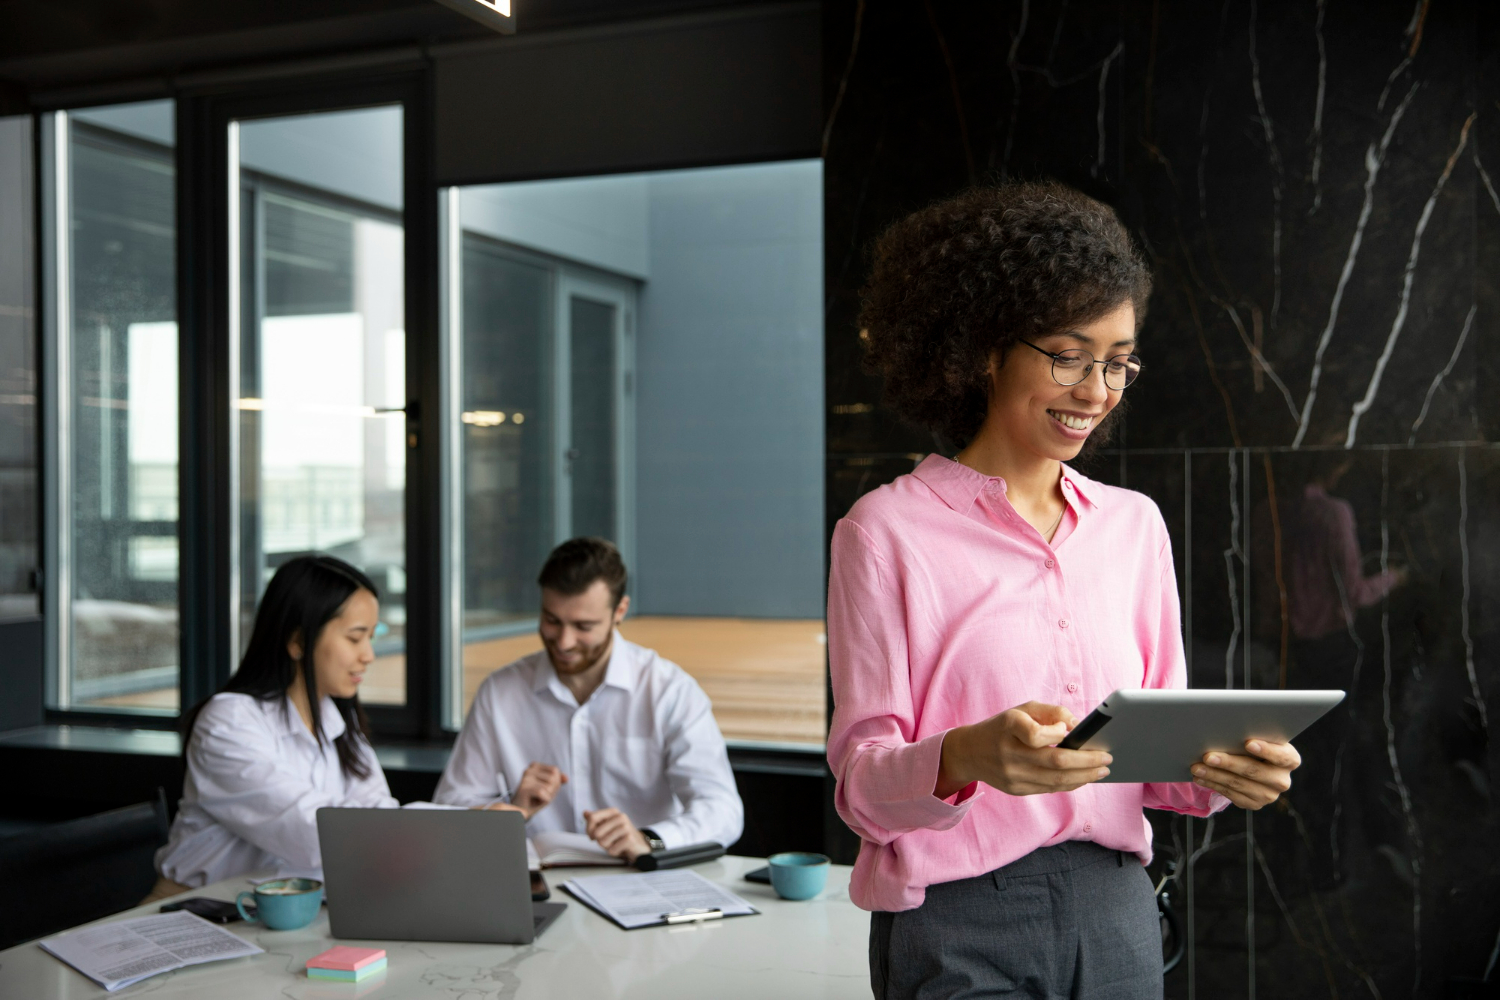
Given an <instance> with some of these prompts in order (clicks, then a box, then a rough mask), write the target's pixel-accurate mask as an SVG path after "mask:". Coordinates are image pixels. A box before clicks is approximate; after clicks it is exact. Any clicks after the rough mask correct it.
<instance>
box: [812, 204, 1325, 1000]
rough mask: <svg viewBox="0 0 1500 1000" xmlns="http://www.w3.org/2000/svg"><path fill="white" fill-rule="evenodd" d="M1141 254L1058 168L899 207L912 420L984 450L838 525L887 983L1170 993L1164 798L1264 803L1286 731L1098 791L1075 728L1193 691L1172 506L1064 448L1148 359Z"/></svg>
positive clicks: (845, 695) (1192, 809)
mask: <svg viewBox="0 0 1500 1000" xmlns="http://www.w3.org/2000/svg"><path fill="white" fill-rule="evenodd" d="M1150 290H1151V277H1150V273H1149V272H1148V270H1147V268H1146V264H1145V262H1144V261H1143V260H1142V259H1141V257H1140V255H1139V254H1138V253H1137V252H1136V250H1135V248H1134V247H1133V245H1132V243H1131V240H1130V237H1129V235H1128V234H1127V233H1126V231H1125V228H1124V227H1123V226H1122V225H1121V224H1120V221H1119V219H1118V218H1117V217H1116V216H1115V214H1114V212H1113V211H1112V210H1111V209H1109V208H1107V207H1106V206H1104V205H1102V204H1100V203H1098V202H1096V201H1094V200H1092V199H1090V198H1087V197H1085V196H1084V195H1082V194H1080V193H1078V192H1077V191H1074V190H1072V189H1070V188H1066V187H1063V186H1061V185H1057V184H1012V185H1006V186H1003V187H998V188H987V189H978V190H974V191H970V192H968V193H966V194H963V195H960V196H958V197H956V198H953V199H951V200H948V201H945V202H941V203H939V204H936V205H933V206H931V207H929V208H926V209H923V210H922V211H919V212H917V213H915V214H913V215H911V216H909V217H908V218H906V219H903V220H902V221H900V222H897V223H896V224H895V225H894V226H892V227H891V228H890V229H889V230H888V231H887V232H886V233H885V235H884V236H882V237H881V239H880V241H879V243H878V244H877V246H876V252H875V261H874V270H873V273H872V275H871V277H870V282H869V285H868V286H867V287H866V289H865V292H864V297H865V305H864V311H863V314H862V316H861V320H862V325H863V326H864V328H865V330H866V331H867V333H866V337H867V340H868V346H869V362H870V364H871V366H872V367H873V368H874V369H875V370H876V371H877V372H879V373H880V374H881V375H883V376H884V377H885V385H886V402H887V404H888V405H889V406H890V407H891V408H892V409H894V410H895V411H896V412H897V413H899V414H901V415H902V416H904V417H905V418H907V419H908V420H910V421H912V422H915V423H917V424H919V425H922V426H925V427H928V428H930V429H931V430H932V431H934V432H935V433H937V434H941V435H943V436H944V437H946V438H948V439H949V440H951V441H953V442H955V443H957V444H959V445H961V446H962V450H961V451H960V452H959V453H958V457H957V460H956V461H954V460H950V459H946V458H943V457H941V456H938V455H930V456H928V457H927V458H926V459H925V460H923V462H922V463H921V464H920V465H919V466H917V468H916V469H915V470H914V471H913V472H912V473H911V474H910V475H906V476H901V477H900V478H898V479H897V480H896V481H895V482H893V483H890V484H888V485H885V486H882V487H880V488H879V489H877V490H875V491H873V492H872V493H869V494H867V495H865V496H864V497H862V498H861V499H860V500H859V502H858V503H856V504H855V505H854V508H853V509H852V510H850V511H849V513H848V515H847V516H845V517H844V518H843V519H842V520H841V521H839V522H838V525H837V526H836V527H835V528H834V534H833V551H832V556H831V577H830V581H829V590H828V637H829V663H830V670H831V674H832V681H833V691H834V705H835V709H834V716H833V725H832V728H831V731H830V733H829V737H828V759H829V763H830V764H831V765H832V767H833V772H834V774H835V776H836V777H837V779H838V791H837V805H838V809H839V813H840V815H841V816H843V818H844V820H845V822H847V823H848V824H849V826H850V827H851V828H852V829H853V830H854V831H855V832H856V833H858V834H859V835H860V837H861V839H862V843H861V845H860V852H859V860H858V862H857V863H856V865H855V869H854V877H853V881H852V882H851V885H850V895H851V896H852V897H853V899H854V901H855V902H856V903H858V904H859V905H860V906H862V907H864V908H865V909H868V910H871V911H873V912H872V914H871V921H870V977H871V982H872V985H873V987H874V992H875V996H876V997H877V998H879V1000H907V998H923V1000H926V998H934V1000H936V998H943V1000H955V998H976V997H1035V998H1038V1000H1042V998H1045V1000H1056V998H1062V997H1079V998H1081V997H1087V998H1089V1000H1105V998H1108V1000H1115V998H1120V1000H1124V998H1129V1000H1135V998H1158V997H1160V996H1161V995H1162V954H1161V935H1160V930H1159V927H1158V922H1157V914H1156V906H1155V902H1154V899H1153V895H1152V887H1151V883H1150V880H1149V878H1148V877H1147V875H1146V873H1145V871H1144V869H1143V865H1144V863H1145V862H1146V861H1148V860H1149V859H1150V856H1151V827H1150V824H1149V823H1148V822H1147V821H1146V818H1145V815H1144V814H1143V812H1142V810H1143V809H1147V808H1151V809H1167V810H1171V811H1174V812H1180V813H1190V814H1192V815H1194V816H1207V815H1209V814H1210V813H1212V812H1215V811H1217V810H1219V809H1222V808H1224V807H1225V806H1226V805H1228V804H1229V803H1231V802H1232V803H1234V804H1235V805H1238V806H1241V807H1243V808H1246V809H1259V808H1261V807H1262V806H1265V805H1267V804H1269V803H1271V802H1274V801H1275V800H1276V798H1277V797H1278V796H1279V795H1281V794H1282V793H1283V792H1285V791H1286V790H1287V789H1288V788H1289V787H1290V786H1291V772H1292V770H1293V769H1295V768H1296V767H1297V765H1298V764H1299V763H1300V762H1301V761H1300V758H1299V757H1298V755H1297V751H1296V750H1295V749H1293V748H1292V746H1291V745H1289V744H1272V743H1266V742H1264V741H1250V742H1248V743H1247V744H1246V750H1245V753H1244V754H1243V755H1229V754H1209V755H1207V756H1206V757H1205V759H1204V760H1203V761H1202V762H1201V763H1200V764H1198V765H1195V766H1194V768H1193V773H1194V775H1195V776H1196V777H1195V779H1194V781H1193V782H1192V783H1189V782H1182V783H1178V784H1147V785H1141V784H1098V783H1097V782H1098V781H1099V779H1100V778H1102V777H1104V776H1105V775H1107V774H1108V773H1109V764H1110V757H1109V755H1108V754H1106V753H1098V752H1091V751H1072V750H1061V749H1058V748H1057V747H1056V744H1057V743H1058V742H1059V741H1061V740H1062V738H1063V737H1064V735H1065V734H1066V733H1067V732H1068V730H1069V729H1071V728H1072V727H1073V726H1074V725H1075V724H1076V722H1077V720H1078V719H1080V718H1082V717H1083V716H1084V715H1086V714H1087V713H1088V712H1089V711H1090V710H1092V708H1093V707H1094V706H1095V705H1097V704H1098V703H1099V702H1100V701H1102V700H1103V699H1104V698H1105V697H1106V696H1108V695H1109V693H1110V692H1111V691H1113V690H1115V689H1116V688H1168V687H1184V686H1186V682H1187V672H1186V668H1185V662H1184V657H1183V647H1182V633H1181V625H1180V620H1179V612H1178V601H1177V583H1176V578H1175V575H1174V573H1173V568H1172V550H1171V544H1170V541H1169V540H1168V537H1167V529H1166V526H1165V524H1163V522H1162V518H1161V514H1160V512H1158V511H1157V509H1156V505H1155V504H1153V503H1152V502H1151V500H1149V499H1148V498H1146V497H1144V496H1142V495H1141V494H1138V493H1133V492H1130V491H1128V490H1123V489H1117V488H1115V487H1111V486H1105V485H1103V484H1101V483H1096V482H1094V481H1093V480H1091V479H1088V478H1086V477H1084V476H1081V475H1079V474H1078V473H1077V472H1075V471H1073V470H1072V469H1070V468H1069V467H1068V466H1066V465H1064V464H1063V463H1064V462H1066V461H1068V460H1070V459H1072V458H1074V457H1075V456H1077V455H1078V453H1079V452H1080V451H1081V450H1082V449H1083V448H1084V447H1085V445H1086V444H1089V443H1092V444H1094V445H1096V446H1097V444H1099V443H1100V442H1102V441H1103V440H1104V439H1106V438H1107V436H1108V434H1109V427H1110V414H1111V413H1112V412H1113V411H1114V410H1115V408H1116V407H1117V406H1118V405H1119V403H1120V400H1121V398H1122V396H1123V394H1124V391H1125V389H1126V387H1127V386H1129V385H1131V384H1132V383H1133V382H1134V381H1135V379H1136V377H1137V376H1138V375H1139V374H1140V373H1141V372H1142V370H1143V366H1142V363H1141V362H1140V360H1139V359H1138V358H1137V357H1136V337H1137V333H1138V331H1139V328H1140V323H1141V319H1142V317H1143V315H1144V313H1145V307H1146V300H1147V298H1148V297H1149V295H1150Z"/></svg>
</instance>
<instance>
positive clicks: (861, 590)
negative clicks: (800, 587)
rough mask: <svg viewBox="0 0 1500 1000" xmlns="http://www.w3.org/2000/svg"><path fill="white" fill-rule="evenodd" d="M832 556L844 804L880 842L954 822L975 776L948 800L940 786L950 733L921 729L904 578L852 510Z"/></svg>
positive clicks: (832, 734) (837, 749)
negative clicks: (915, 702)
mask: <svg viewBox="0 0 1500 1000" xmlns="http://www.w3.org/2000/svg"><path fill="white" fill-rule="evenodd" d="M829 562H830V567H829V568H830V573H829V581H828V669H829V678H830V680H831V682H832V685H833V703H834V712H833V725H832V727H831V728H830V731H829V734H828V763H829V766H830V767H831V768H832V769H833V774H834V778H835V780H836V783H837V784H836V790H835V795H834V804H835V806H836V808H837V809H838V813H839V815H840V816H841V817H843V819H844V822H845V823H847V824H849V827H850V829H852V830H853V831H854V832H855V833H857V834H859V836H860V837H862V838H863V839H865V840H867V841H870V842H872V843H876V844H882V845H883V844H888V843H890V842H891V841H893V840H895V839H896V838H897V837H899V836H901V835H902V834H905V833H909V832H911V831H913V830H919V829H930V830H947V829H950V828H952V827H953V826H955V825H957V824H958V823H959V822H960V821H961V820H962V819H963V817H964V815H965V814H966V813H967V812H968V810H969V807H970V806H971V805H972V803H973V802H974V800H975V799H976V797H977V794H978V793H977V786H976V785H973V784H971V785H969V786H968V787H966V788H964V789H963V790H962V791H960V792H959V793H958V794H957V795H956V796H953V797H952V798H950V799H946V800H945V799H939V798H938V797H937V796H936V795H934V794H933V789H934V788H935V787H936V785H937V779H938V770H939V767H940V765H941V762H942V752H943V738H944V736H945V735H946V733H945V732H937V733H932V734H930V735H928V736H926V737H924V738H921V739H918V738H916V729H917V725H916V713H915V710H914V707H913V702H912V691H911V673H910V668H909V666H908V660H907V637H906V615H905V608H904V606H903V601H902V595H901V589H900V586H899V584H898V582H897V581H896V580H895V579H894V578H893V575H892V574H891V572H890V571H889V568H888V566H887V564H886V562H885V560H884V559H882V557H881V555H880V553H879V551H878V550H877V548H876V546H875V544H874V542H873V540H872V539H871V538H870V536H869V534H867V533H866V532H865V531H864V530H863V529H861V528H860V527H859V525H858V524H857V523H855V522H854V521H851V520H849V519H848V518H845V519H843V520H841V521H839V522H838V524H837V525H835V527H834V531H833V546H832V550H831V553H830V559H829Z"/></svg>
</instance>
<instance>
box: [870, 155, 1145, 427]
mask: <svg viewBox="0 0 1500 1000" xmlns="http://www.w3.org/2000/svg"><path fill="white" fill-rule="evenodd" d="M873 263H874V266H873V268H872V270H871V273H870V279H869V282H868V283H867V284H866V285H865V287H864V289H863V295H862V298H863V300H864V301H863V308H862V310H861V312H860V317H859V322H860V326H861V327H862V328H863V333H862V335H861V336H862V338H863V339H864V340H865V342H866V345H867V348H868V350H867V352H866V357H865V361H866V365H867V367H868V368H869V369H870V370H871V371H872V372H874V373H876V374H879V375H882V376H884V377H885V402H886V404H887V405H888V406H890V408H891V409H893V410H895V411H896V412H897V413H898V414H900V415H901V416H902V417H904V418H906V419H907V420H908V421H910V422H912V423H914V424H917V425H919V426H922V427H927V428H930V429H932V430H934V431H937V432H938V433H940V434H942V435H943V436H945V437H946V438H948V439H949V440H950V441H951V442H952V443H953V444H955V445H958V446H963V445H966V444H968V443H969V441H971V440H972V439H973V437H974V435H975V434H977V433H978V432H979V428H980V426H981V425H982V424H983V423H984V418H985V413H986V411H987V410H988V407H989V387H990V379H989V365H990V357H991V356H992V355H995V354H998V355H999V356H1000V358H1001V359H1003V358H1004V356H1005V352H1006V351H1007V350H1008V349H1009V348H1010V347H1012V346H1013V345H1014V344H1015V343H1016V342H1017V341H1018V340H1023V339H1024V340H1035V339H1037V338H1038V337H1045V336H1047V335H1048V334H1053V333H1061V332H1063V331H1066V330H1068V329H1069V328H1072V327H1075V326H1078V325H1080V324H1083V323H1088V322H1090V321H1092V320H1096V319H1098V318H1100V317H1101V316H1104V315H1106V314H1108V313H1109V312H1111V311H1113V310H1114V309H1116V308H1117V307H1119V306H1121V305H1123V304H1124V303H1126V302H1129V303H1132V304H1133V305H1134V306H1135V321H1136V329H1137V330H1139V329H1140V324H1141V320H1142V319H1144V318H1145V314H1146V300H1147V299H1148V298H1149V297H1150V295H1151V272H1150V270H1149V269H1148V268H1147V266H1146V262H1145V261H1144V260H1143V259H1142V257H1141V255H1140V254H1139V253H1138V252H1137V250H1136V249H1135V246H1134V244H1133V243H1132V242H1131V239H1130V234H1129V233H1128V232H1126V230H1125V227H1124V226H1123V225H1121V224H1120V219H1119V217H1118V216H1116V215H1115V213H1114V210H1113V209H1111V208H1110V207H1109V206H1107V205H1104V204H1101V203H1100V202H1097V201H1095V200H1094V199H1092V198H1090V197H1088V196H1087V195H1085V194H1083V193H1081V192H1079V191H1075V190H1074V189H1072V188H1070V187H1067V186H1065V185H1062V184H1058V183H1056V182H1051V181H1049V182H1042V183H1009V184H1002V185H1000V186H998V187H983V188H974V189H972V190H970V191H965V192H964V193H963V194H960V195H957V196H956V197H953V198H949V199H947V200H945V201H940V202H937V203H936V204H933V205H929V206H928V207H927V208H924V209H922V210H920V211H918V212H914V213H912V214H911V215H909V216H907V217H906V218H904V219H901V220H900V221H898V222H896V223H895V224H893V225H892V226H891V227H890V228H889V229H887V230H886V231H885V233H884V234H883V235H882V236H881V237H880V238H879V239H878V240H877V241H876V243H875V252H874V262H873ZM1121 402H1124V401H1123V400H1121ZM1121 409H1123V407H1116V411H1119V410H1121ZM1111 415H1112V416H1113V414H1111ZM1111 423H1113V421H1111V420H1109V419H1107V418H1106V420H1105V421H1104V422H1103V423H1102V424H1101V425H1100V427H1098V428H1097V429H1096V430H1095V432H1094V434H1093V435H1091V436H1090V439H1089V440H1090V444H1091V445H1095V446H1097V445H1099V444H1102V443H1104V440H1106V439H1107V438H1108V431H1109V425H1110V424H1111Z"/></svg>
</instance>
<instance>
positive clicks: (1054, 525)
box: [1042, 503, 1068, 539]
mask: <svg viewBox="0 0 1500 1000" xmlns="http://www.w3.org/2000/svg"><path fill="white" fill-rule="evenodd" d="M1067 512H1068V505H1067V504H1066V503H1064V504H1063V509H1062V510H1060V511H1058V512H1057V520H1056V521H1053V522H1052V527H1050V528H1048V529H1047V530H1046V531H1044V532H1042V537H1043V538H1047V539H1050V538H1051V537H1052V533H1053V532H1054V531H1056V530H1057V526H1058V525H1059V524H1062V516H1063V515H1064V514H1066V513H1067Z"/></svg>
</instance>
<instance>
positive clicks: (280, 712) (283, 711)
mask: <svg viewBox="0 0 1500 1000" xmlns="http://www.w3.org/2000/svg"><path fill="white" fill-rule="evenodd" d="M263 704H265V705H266V706H267V707H268V708H270V707H272V706H274V711H272V712H271V716H272V718H274V719H276V720H278V722H279V723H280V725H281V729H282V732H283V733H284V734H285V735H289V736H296V735H298V734H299V733H300V734H301V735H303V736H306V737H307V738H308V739H312V738H313V734H312V733H310V732H308V731H307V727H306V726H304V725H303V724H302V716H300V715H298V714H297V706H296V705H293V704H292V699H291V698H285V697H284V698H282V699H281V702H280V703H279V704H278V703H277V702H275V701H269V702H264V703H263ZM318 714H319V716H320V718H319V720H318V721H319V722H321V723H322V724H323V738H324V739H326V740H328V741H330V742H332V741H333V740H336V739H338V738H339V737H340V736H343V735H344V730H345V729H346V728H347V727H346V726H345V725H344V714H343V713H342V712H340V711H339V707H338V706H337V705H335V704H334V703H333V699H332V698H330V697H329V696H328V695H326V694H325V695H324V696H323V697H322V698H321V699H319V701H318Z"/></svg>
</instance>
